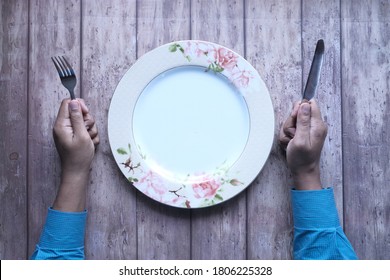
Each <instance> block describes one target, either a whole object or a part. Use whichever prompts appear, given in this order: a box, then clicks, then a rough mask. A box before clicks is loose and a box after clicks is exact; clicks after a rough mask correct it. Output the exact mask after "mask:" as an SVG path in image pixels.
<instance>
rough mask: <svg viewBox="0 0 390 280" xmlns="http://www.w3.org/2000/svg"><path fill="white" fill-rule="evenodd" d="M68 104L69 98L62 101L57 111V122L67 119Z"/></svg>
mask: <svg viewBox="0 0 390 280" xmlns="http://www.w3.org/2000/svg"><path fill="white" fill-rule="evenodd" d="M69 102H70V98H66V99H63V100H62V102H61V105H60V108H59V109H58V114H57V120H60V119H69V108H68V107H69Z"/></svg>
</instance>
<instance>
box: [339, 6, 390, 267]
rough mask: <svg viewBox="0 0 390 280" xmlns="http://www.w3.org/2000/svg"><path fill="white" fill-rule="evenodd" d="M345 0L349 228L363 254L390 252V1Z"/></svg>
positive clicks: (346, 213)
mask: <svg viewBox="0 0 390 280" xmlns="http://www.w3.org/2000/svg"><path fill="white" fill-rule="evenodd" d="M359 4H360V5H356V4H355V3H352V2H349V1H344V2H342V6H341V8H342V9H341V15H342V17H341V21H342V51H341V53H342V73H341V75H342V89H343V143H344V144H343V150H344V153H343V155H344V156H343V159H344V160H343V167H344V216H345V217H344V218H345V231H346V234H347V236H348V237H349V238H350V241H351V243H352V245H353V246H354V248H355V250H356V253H357V255H358V257H359V258H361V259H389V258H390V231H389V228H390V204H389V201H390V188H389V185H390V161H389V158H390V156H389V146H390V114H389V112H390V52H389V49H390V3H389V2H388V1H360V3H359Z"/></svg>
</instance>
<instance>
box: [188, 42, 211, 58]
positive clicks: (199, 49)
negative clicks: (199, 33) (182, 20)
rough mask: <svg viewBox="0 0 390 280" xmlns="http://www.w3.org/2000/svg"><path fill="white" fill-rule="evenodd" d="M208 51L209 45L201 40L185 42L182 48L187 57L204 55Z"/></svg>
mask: <svg viewBox="0 0 390 280" xmlns="http://www.w3.org/2000/svg"><path fill="white" fill-rule="evenodd" d="M208 51H209V46H208V45H207V44H204V43H202V42H187V44H186V46H185V48H184V55H186V56H189V57H200V56H203V55H206V54H207V52H208Z"/></svg>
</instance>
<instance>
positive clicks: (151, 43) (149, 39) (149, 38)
mask: <svg viewBox="0 0 390 280" xmlns="http://www.w3.org/2000/svg"><path fill="white" fill-rule="evenodd" d="M137 11H138V13H137V16H138V18H137V23H138V30H137V39H138V40H137V47H138V57H140V56H142V54H144V53H146V52H148V51H151V50H152V49H154V48H155V47H158V46H160V45H162V44H165V43H169V42H172V41H177V40H183V39H188V38H189V31H190V1H188V0H186V1H179V0H178V1H171V0H164V1H151V0H146V1H138V6H137ZM137 198H138V199H137V227H138V258H139V259H189V258H190V252H191V247H190V246H191V243H190V236H191V234H190V233H191V232H190V228H191V225H190V212H189V211H186V210H183V209H176V208H172V207H168V206H165V205H162V204H158V203H156V202H154V201H152V200H151V199H150V198H147V197H146V196H144V195H143V194H141V193H138V196H137Z"/></svg>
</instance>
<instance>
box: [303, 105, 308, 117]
mask: <svg viewBox="0 0 390 280" xmlns="http://www.w3.org/2000/svg"><path fill="white" fill-rule="evenodd" d="M302 113H303V114H304V115H305V116H308V115H310V105H309V104H308V103H305V104H302Z"/></svg>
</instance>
